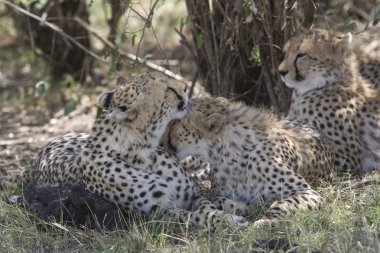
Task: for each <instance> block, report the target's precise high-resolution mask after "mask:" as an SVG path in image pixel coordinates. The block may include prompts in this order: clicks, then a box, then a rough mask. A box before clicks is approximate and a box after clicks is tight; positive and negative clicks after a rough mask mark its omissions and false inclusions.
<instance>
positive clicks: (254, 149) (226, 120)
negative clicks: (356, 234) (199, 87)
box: [163, 98, 334, 225]
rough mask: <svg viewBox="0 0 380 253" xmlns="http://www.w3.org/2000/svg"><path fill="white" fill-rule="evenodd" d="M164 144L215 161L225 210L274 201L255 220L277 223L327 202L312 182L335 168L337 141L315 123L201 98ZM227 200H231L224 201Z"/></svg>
mask: <svg viewBox="0 0 380 253" xmlns="http://www.w3.org/2000/svg"><path fill="white" fill-rule="evenodd" d="M163 143H164V144H165V146H166V147H167V148H168V149H170V150H172V151H174V153H175V154H176V155H177V157H178V159H180V160H183V159H185V158H186V157H188V156H192V157H194V159H195V160H203V161H207V162H209V165H210V168H209V171H208V176H209V179H210V181H211V190H212V192H215V194H216V195H217V196H221V197H223V198H224V199H220V198H219V199H218V200H217V201H215V204H216V205H217V206H218V208H219V209H222V210H225V209H226V210H227V211H231V210H228V209H236V210H237V211H239V212H241V213H240V214H241V215H243V216H244V215H249V213H247V212H249V210H251V208H250V207H252V206H253V207H254V206H257V205H258V204H260V203H263V202H265V203H272V204H271V206H270V207H269V210H268V211H267V212H266V214H265V216H264V217H262V218H261V219H259V220H257V221H256V222H255V224H258V225H262V224H276V223H277V222H279V221H280V220H281V219H282V218H283V217H284V216H285V215H287V214H288V213H289V212H290V211H291V210H295V209H313V210H315V209H319V208H320V207H321V205H322V203H323V201H324V199H323V197H321V196H320V194H319V193H318V192H316V191H315V190H313V189H312V187H311V184H317V183H318V182H320V181H328V180H330V178H331V174H332V172H333V169H334V164H333V161H334V159H333V151H332V148H331V143H330V142H329V141H328V140H327V139H326V138H325V137H324V136H323V134H320V133H319V132H318V131H316V130H315V129H314V128H313V127H312V126H309V125H307V124H302V123H300V122H291V121H287V120H283V119H278V118H277V117H276V116H274V115H273V114H270V113H268V112H265V111H261V110H258V109H255V108H251V107H249V106H247V105H244V104H242V103H237V102H231V101H229V100H227V99H225V98H197V99H193V100H192V110H191V111H190V112H189V114H188V115H187V116H186V117H185V118H183V119H180V120H176V121H174V122H173V123H171V124H170V126H169V128H168V131H167V134H166V136H164V139H163ZM222 201H227V202H226V203H227V204H226V203H223V202H222Z"/></svg>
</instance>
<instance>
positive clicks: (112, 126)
mask: <svg viewBox="0 0 380 253" xmlns="http://www.w3.org/2000/svg"><path fill="white" fill-rule="evenodd" d="M105 120H107V118H106V117H105V116H104V115H103V116H102V117H100V118H99V119H98V120H97V121H96V122H95V124H94V126H93V128H92V130H91V134H90V137H89V140H88V147H90V148H93V149H97V150H99V152H101V153H114V154H120V155H121V156H126V155H130V154H131V153H134V152H139V153H141V154H144V153H146V154H147V155H148V154H149V153H150V152H151V151H154V150H155V149H156V148H157V147H158V146H159V141H160V138H161V136H162V135H163V133H164V131H165V127H166V125H167V124H168V122H169V120H167V122H166V121H165V120H162V121H161V126H160V127H157V125H154V124H153V125H149V126H148V127H147V128H146V129H144V130H140V129H134V128H132V127H126V126H125V125H122V124H118V123H116V122H115V121H112V120H110V119H108V121H109V123H107V124H105V123H104V121H105Z"/></svg>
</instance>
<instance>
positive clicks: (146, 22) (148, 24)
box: [136, 0, 159, 56]
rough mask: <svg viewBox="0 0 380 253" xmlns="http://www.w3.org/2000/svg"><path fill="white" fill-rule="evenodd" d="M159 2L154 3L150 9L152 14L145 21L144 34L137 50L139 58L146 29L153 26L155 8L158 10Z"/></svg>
mask: <svg viewBox="0 0 380 253" xmlns="http://www.w3.org/2000/svg"><path fill="white" fill-rule="evenodd" d="M158 1H159V0H156V1H155V2H154V4H153V6H152V8H151V9H150V12H149V14H148V17H147V18H146V20H145V23H144V28H143V30H142V34H141V38H140V40H139V43H138V44H137V50H136V55H137V56H138V55H139V52H140V47H141V43H142V40H143V38H144V34H145V29H146V28H149V27H151V25H152V16H153V12H154V8H156V5H157V4H158Z"/></svg>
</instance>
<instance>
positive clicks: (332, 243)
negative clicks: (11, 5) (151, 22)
mask: <svg viewBox="0 0 380 253" xmlns="http://www.w3.org/2000/svg"><path fill="white" fill-rule="evenodd" d="M0 26H9V23H7V22H6V21H5V20H4V19H1V23H0ZM0 30H1V29H0ZM8 35H9V34H4V33H1V38H4V39H2V40H1V41H0V173H1V171H4V170H6V171H8V172H9V171H14V172H17V171H19V170H23V169H29V168H31V166H32V162H33V159H34V158H35V157H36V154H37V153H36V152H37V150H38V149H39V148H40V147H41V146H42V145H43V144H45V143H46V142H47V141H48V140H50V139H51V138H53V137H55V136H61V135H63V134H65V133H67V132H70V131H86V130H88V129H89V127H90V124H91V123H92V122H93V120H94V118H95V115H96V108H95V107H94V105H95V102H96V95H97V94H100V92H101V90H102V89H106V87H107V83H108V82H104V83H102V85H100V86H99V87H96V88H95V87H91V86H90V87H82V86H75V85H74V86H70V87H71V88H70V89H74V90H73V91H72V92H68V93H67V94H66V93H65V94H64V95H63V97H62V95H60V94H61V92H60V91H58V92H56V93H54V92H52V93H49V96H46V95H43V96H41V97H39V98H35V97H34V96H33V94H34V91H35V89H34V87H35V84H36V83H37V82H38V81H41V80H44V79H45V78H46V71H45V69H46V66H45V65H44V64H43V62H41V61H40V60H39V59H38V58H36V59H34V57H33V55H32V54H31V53H30V52H29V51H28V50H27V49H25V48H21V47H20V46H19V45H18V44H17V43H16V42H15V41H14V40H11V39H9V38H11V37H12V36H8ZM10 35H12V34H10ZM104 72H106V70H105V71H104ZM64 85H66V84H64ZM108 85H109V84H108ZM65 87H67V85H66V86H65ZM65 90H67V89H65ZM77 91H79V94H80V100H79V102H78V103H79V104H78V106H77V110H75V111H73V112H72V113H70V114H69V115H68V116H64V110H63V107H64V105H65V104H67V101H69V100H70V99H72V98H74V99H76V97H75V96H74V95H73V94H74V93H75V92H77ZM57 94H58V95H57ZM366 179H369V180H373V179H377V180H380V176H379V175H377V174H370V175H367V176H366ZM360 181H361V180H360V179H356V180H346V179H337V178H336V179H335V180H334V182H333V184H332V186H331V185H323V186H320V187H319V189H318V191H319V192H320V193H321V194H322V195H323V196H324V197H326V198H327V201H326V206H325V208H324V209H323V210H321V211H305V212H297V213H294V214H292V215H290V216H289V217H287V219H286V220H285V221H284V223H282V224H280V225H279V226H278V227H274V228H266V227H260V228H257V227H254V226H253V225H252V224H251V225H249V226H248V228H244V229H237V228H234V227H231V226H228V225H227V224H220V225H219V226H218V227H217V229H216V231H215V232H214V233H209V232H208V231H203V230H198V229H194V228H193V227H186V226H184V225H183V224H181V225H179V224H173V223H169V222H160V221H159V220H158V219H157V220H152V221H143V220H140V219H139V218H136V219H134V221H133V222H132V221H131V223H132V224H133V225H132V226H131V228H130V229H129V230H121V231H113V232H105V231H96V230H87V229H80V228H79V229H77V228H73V227H70V226H67V225H62V224H59V223H54V222H53V223H49V224H48V223H46V222H44V221H41V220H40V219H38V218H36V217H34V216H33V215H30V214H29V213H28V212H26V211H25V210H23V209H20V208H18V207H15V206H12V205H9V204H8V203H7V198H8V196H9V195H10V194H14V193H19V192H20V190H21V189H20V188H13V187H11V188H8V189H6V190H5V191H1V192H0V252H115V253H116V252H221V251H223V252H247V251H251V252H253V251H254V252H269V251H270V250H273V249H276V252H286V251H287V252H373V253H375V252H380V186H379V185H377V184H374V183H372V184H369V185H362V187H358V188H355V187H354V189H353V188H352V187H351V186H353V185H355V183H356V182H360ZM263 210H265V208H263Z"/></svg>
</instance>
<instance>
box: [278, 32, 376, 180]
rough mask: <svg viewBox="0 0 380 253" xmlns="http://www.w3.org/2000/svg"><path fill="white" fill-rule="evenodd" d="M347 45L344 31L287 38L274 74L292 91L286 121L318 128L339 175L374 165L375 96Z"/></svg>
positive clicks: (348, 43)
mask: <svg viewBox="0 0 380 253" xmlns="http://www.w3.org/2000/svg"><path fill="white" fill-rule="evenodd" d="M350 43H351V34H350V33H338V32H331V31H326V30H320V29H315V30H312V31H311V32H309V33H307V34H303V35H300V36H296V37H294V38H291V39H290V40H289V41H288V42H287V43H286V45H285V47H284V53H285V58H284V60H283V62H282V63H281V64H280V66H279V72H280V74H281V77H282V80H283V81H284V83H285V84H286V86H288V87H290V88H292V89H293V95H292V102H291V107H290V111H289V114H288V119H291V120H304V121H307V122H310V123H312V124H313V125H315V126H316V127H317V128H319V129H320V131H321V132H323V133H324V134H325V135H326V136H327V137H328V138H329V139H330V140H331V141H332V142H333V143H334V145H333V147H334V154H335V155H334V156H335V166H336V167H337V169H338V171H339V172H340V174H341V173H343V172H349V173H351V174H354V175H357V174H361V173H363V172H365V171H370V170H373V169H376V168H378V167H379V162H380V94H379V91H377V90H375V89H371V88H370V86H369V84H368V83H366V81H365V80H364V79H363V78H362V77H361V75H360V74H359V73H358V68H357V66H356V64H357V63H356V60H355V57H354V54H353V53H352V52H351V50H350V47H349V46H350Z"/></svg>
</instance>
